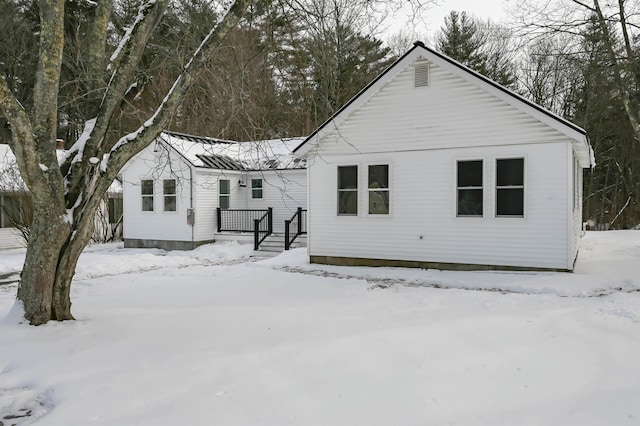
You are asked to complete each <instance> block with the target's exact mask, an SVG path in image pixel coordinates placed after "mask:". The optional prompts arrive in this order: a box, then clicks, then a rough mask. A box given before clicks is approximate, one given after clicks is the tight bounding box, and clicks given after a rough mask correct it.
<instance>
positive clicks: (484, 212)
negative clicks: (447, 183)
mask: <svg viewBox="0 0 640 426" xmlns="http://www.w3.org/2000/svg"><path fill="white" fill-rule="evenodd" d="M477 161H479V162H480V163H481V164H482V173H481V176H482V185H481V186H458V167H459V164H460V163H469V162H477ZM485 163H486V161H485V159H484V158H478V157H473V158H461V159H456V160H455V167H454V170H453V173H454V176H453V181H454V186H455V195H454V209H455V210H454V211H455V217H456V218H472V219H476V218H484V217H486V203H485V181H486V179H485V177H486V176H485V174H486V171H487V169H486V167H485ZM460 190H479V191H481V193H482V214H479V215H467V214H460V213H459V210H458V203H459V198H460V197H459V192H458V191H460Z"/></svg>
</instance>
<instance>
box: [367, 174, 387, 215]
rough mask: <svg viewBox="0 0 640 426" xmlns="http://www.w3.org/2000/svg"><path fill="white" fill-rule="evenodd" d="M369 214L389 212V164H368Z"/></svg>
mask: <svg viewBox="0 0 640 426" xmlns="http://www.w3.org/2000/svg"><path fill="white" fill-rule="evenodd" d="M369 214H389V165H388V164H380V165H373V166H369Z"/></svg>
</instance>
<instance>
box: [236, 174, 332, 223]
mask: <svg viewBox="0 0 640 426" xmlns="http://www.w3.org/2000/svg"><path fill="white" fill-rule="evenodd" d="M257 178H260V179H262V186H263V188H262V193H263V194H262V198H251V195H250V194H247V204H246V207H245V208H248V209H267V208H268V207H272V208H273V231H274V232H284V221H285V220H289V219H291V216H293V214H294V213H295V212H296V211H297V209H298V207H301V208H303V209H306V208H307V171H306V170H265V171H254V172H248V173H247V181H249V180H250V179H257ZM333 203H334V204H333V205H334V206H335V201H333ZM334 214H335V210H334Z"/></svg>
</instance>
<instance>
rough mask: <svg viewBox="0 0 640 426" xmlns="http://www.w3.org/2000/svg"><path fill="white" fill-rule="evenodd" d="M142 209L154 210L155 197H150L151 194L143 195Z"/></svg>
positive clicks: (145, 210) (144, 210) (146, 210)
mask: <svg viewBox="0 0 640 426" xmlns="http://www.w3.org/2000/svg"><path fill="white" fill-rule="evenodd" d="M142 211H143V212H152V211H153V197H150V196H146V197H142Z"/></svg>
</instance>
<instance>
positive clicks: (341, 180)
mask: <svg viewBox="0 0 640 426" xmlns="http://www.w3.org/2000/svg"><path fill="white" fill-rule="evenodd" d="M357 188H358V166H344V167H338V189H357Z"/></svg>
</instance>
